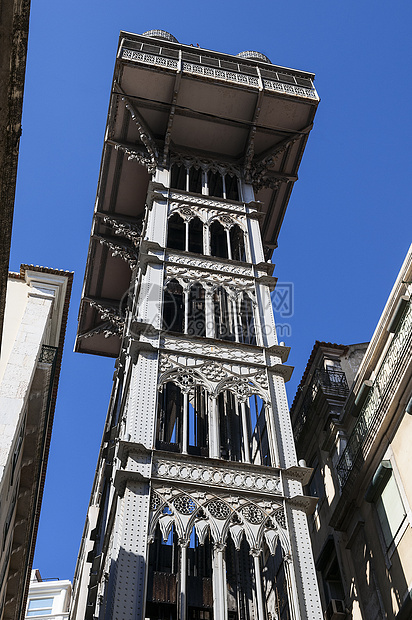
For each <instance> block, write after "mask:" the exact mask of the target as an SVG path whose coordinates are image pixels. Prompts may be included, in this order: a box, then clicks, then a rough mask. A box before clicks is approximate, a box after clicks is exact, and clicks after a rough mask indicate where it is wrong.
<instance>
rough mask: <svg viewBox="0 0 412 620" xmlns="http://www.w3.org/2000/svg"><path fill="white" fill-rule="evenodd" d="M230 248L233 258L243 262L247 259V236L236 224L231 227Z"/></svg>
mask: <svg viewBox="0 0 412 620" xmlns="http://www.w3.org/2000/svg"><path fill="white" fill-rule="evenodd" d="M229 236H230V249H231V251H232V259H233V260H239V261H242V262H245V261H246V251H245V236H244V234H243V230H242V229H241V228H240V226H238V225H237V224H235V225H234V226H232V228H231V229H230V233H229Z"/></svg>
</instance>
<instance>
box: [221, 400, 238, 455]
mask: <svg viewBox="0 0 412 620" xmlns="http://www.w3.org/2000/svg"><path fill="white" fill-rule="evenodd" d="M218 410H219V429H220V456H221V458H223V459H226V460H228V461H237V462H240V461H242V454H243V446H242V412H241V407H240V404H239V403H238V402H237V399H236V397H235V395H234V394H233V393H232V392H229V391H226V392H221V393H220V394H219V396H218Z"/></svg>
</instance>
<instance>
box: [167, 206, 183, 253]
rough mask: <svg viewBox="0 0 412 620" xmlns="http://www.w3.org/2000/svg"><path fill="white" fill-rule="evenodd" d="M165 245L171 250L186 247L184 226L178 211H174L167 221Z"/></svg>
mask: <svg viewBox="0 0 412 620" xmlns="http://www.w3.org/2000/svg"><path fill="white" fill-rule="evenodd" d="M167 247H168V248H172V249H173V250H185V249H186V226H185V223H184V221H183V219H182V218H181V217H180V215H179V214H178V213H174V214H173V215H172V216H171V217H170V218H169V222H168V229H167Z"/></svg>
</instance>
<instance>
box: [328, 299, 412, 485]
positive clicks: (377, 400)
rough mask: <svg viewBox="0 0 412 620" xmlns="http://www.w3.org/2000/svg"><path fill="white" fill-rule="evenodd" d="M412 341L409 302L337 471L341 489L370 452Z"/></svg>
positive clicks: (411, 308) (411, 309) (411, 317)
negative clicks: (394, 381)
mask: <svg viewBox="0 0 412 620" xmlns="http://www.w3.org/2000/svg"><path fill="white" fill-rule="evenodd" d="M411 344H412V304H411V303H410V302H409V304H408V305H407V307H406V308H405V311H404V314H403V316H402V318H401V321H400V323H399V328H398V331H397V332H396V333H395V335H394V337H393V339H392V342H391V344H390V346H389V348H388V351H387V353H386V355H385V358H384V360H383V362H382V364H381V366H380V368H379V371H378V373H377V375H376V379H375V381H374V383H373V385H372V388H371V391H370V393H369V395H368V397H367V398H366V401H365V403H364V405H363V407H362V409H361V412H360V414H359V418H358V420H357V422H356V424H355V427H354V429H353V431H352V433H351V435H350V437H349V439H348V443H347V445H346V448H345V450H344V452H343V454H342V456H341V458H340V460H339V462H338V466H337V472H338V476H339V483H340V487H341V489H342V488H343V487H344V486H345V484H346V482H347V481H348V478H349V476H350V474H351V471H352V469H353V468H354V465H355V462H356V459H357V458H358V456H360V455H362V457H363V458H365V457H366V456H367V453H368V451H369V448H370V446H371V444H372V441H373V438H374V437H375V436H376V433H377V432H378V430H379V428H380V426H381V424H382V421H383V419H384V417H385V414H386V410H387V401H388V396H389V397H390V395H389V391H390V389H391V388H392V387H393V378H394V377H395V376H396V374H397V372H398V371H399V369H400V367H401V366H404V365H405V364H408V362H409V355H410V351H409V352H408V349H410V348H411Z"/></svg>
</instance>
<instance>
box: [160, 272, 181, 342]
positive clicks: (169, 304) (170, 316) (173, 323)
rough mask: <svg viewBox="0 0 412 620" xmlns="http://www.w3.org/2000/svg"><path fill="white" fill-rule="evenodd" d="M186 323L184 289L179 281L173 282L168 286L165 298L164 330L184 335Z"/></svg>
mask: <svg viewBox="0 0 412 620" xmlns="http://www.w3.org/2000/svg"><path fill="white" fill-rule="evenodd" d="M184 321H185V311H184V298H183V288H182V287H181V286H180V284H179V282H178V281H177V280H171V281H170V282H169V283H168V284H167V286H166V288H165V291H164V296H163V329H164V330H165V331H170V332H178V333H179V334H182V333H183V331H184Z"/></svg>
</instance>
